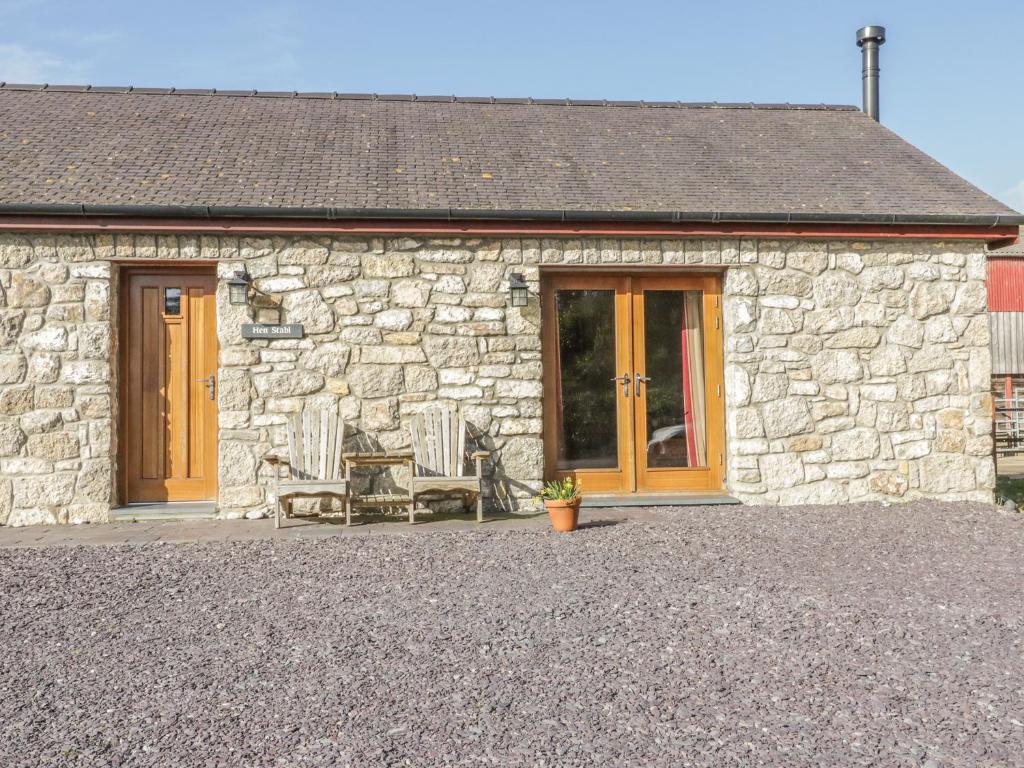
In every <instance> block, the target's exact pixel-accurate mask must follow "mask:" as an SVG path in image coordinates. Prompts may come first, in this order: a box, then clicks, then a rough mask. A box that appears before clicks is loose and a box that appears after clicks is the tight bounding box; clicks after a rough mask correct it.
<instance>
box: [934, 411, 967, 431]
mask: <svg viewBox="0 0 1024 768" xmlns="http://www.w3.org/2000/svg"><path fill="white" fill-rule="evenodd" d="M935 423H936V424H938V425H939V427H941V428H942V429H963V428H964V412H963V410H962V409H960V408H947V409H946V410H944V411H939V412H938V413H937V414H935Z"/></svg>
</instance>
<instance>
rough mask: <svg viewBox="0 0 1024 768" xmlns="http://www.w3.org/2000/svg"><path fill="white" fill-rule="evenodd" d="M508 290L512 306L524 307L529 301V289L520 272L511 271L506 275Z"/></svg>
mask: <svg viewBox="0 0 1024 768" xmlns="http://www.w3.org/2000/svg"><path fill="white" fill-rule="evenodd" d="M508 292H509V297H510V299H511V301H512V306H513V307H525V306H526V305H527V304H529V303H530V290H529V286H527V285H526V280H525V279H523V275H522V273H520V272H513V273H512V274H511V275H509V277H508Z"/></svg>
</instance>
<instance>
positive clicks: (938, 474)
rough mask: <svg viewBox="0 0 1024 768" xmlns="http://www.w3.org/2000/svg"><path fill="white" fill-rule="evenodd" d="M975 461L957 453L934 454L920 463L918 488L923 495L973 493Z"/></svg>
mask: <svg viewBox="0 0 1024 768" xmlns="http://www.w3.org/2000/svg"><path fill="white" fill-rule="evenodd" d="M974 462H975V460H974V459H972V458H969V457H967V456H964V455H963V454H959V453H935V454H932V455H930V456H925V457H924V458H922V459H921V462H920V488H921V490H922V491H923V492H925V493H950V492H957V491H973V490H974V489H975V488H976V487H977V481H976V478H975V470H974V466H975V465H974Z"/></svg>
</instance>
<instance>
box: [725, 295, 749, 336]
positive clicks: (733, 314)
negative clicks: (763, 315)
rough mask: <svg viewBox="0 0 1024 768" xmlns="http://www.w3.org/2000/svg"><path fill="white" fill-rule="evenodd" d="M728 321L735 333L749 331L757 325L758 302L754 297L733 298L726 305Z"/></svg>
mask: <svg viewBox="0 0 1024 768" xmlns="http://www.w3.org/2000/svg"><path fill="white" fill-rule="evenodd" d="M726 322H727V324H728V326H730V327H731V328H732V332H733V333H749V332H751V331H753V330H754V328H755V326H756V325H757V303H756V302H755V301H754V300H753V299H747V298H733V299H732V300H731V301H729V302H728V304H727V305H726Z"/></svg>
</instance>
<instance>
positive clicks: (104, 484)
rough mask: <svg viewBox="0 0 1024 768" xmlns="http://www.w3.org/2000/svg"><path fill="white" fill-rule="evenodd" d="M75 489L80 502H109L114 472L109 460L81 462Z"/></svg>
mask: <svg viewBox="0 0 1024 768" xmlns="http://www.w3.org/2000/svg"><path fill="white" fill-rule="evenodd" d="M76 487H77V493H78V498H79V499H80V500H85V501H91V502H109V501H110V499H111V496H112V495H113V488H114V472H113V465H112V463H111V461H110V459H107V458H101V459H89V460H88V461H85V462H83V464H82V469H81V470H80V471H79V474H78V481H77V484H76Z"/></svg>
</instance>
